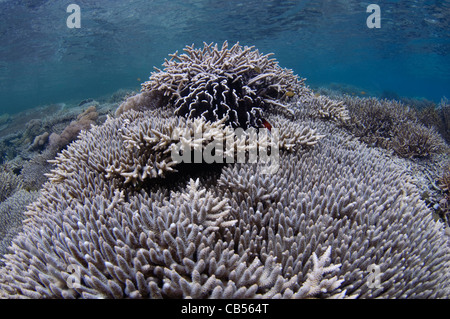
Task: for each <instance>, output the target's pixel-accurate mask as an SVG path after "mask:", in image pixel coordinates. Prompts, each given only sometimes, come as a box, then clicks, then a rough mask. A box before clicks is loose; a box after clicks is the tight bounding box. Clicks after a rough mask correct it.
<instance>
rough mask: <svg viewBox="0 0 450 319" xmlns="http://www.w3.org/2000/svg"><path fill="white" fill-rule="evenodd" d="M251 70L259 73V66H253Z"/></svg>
mask: <svg viewBox="0 0 450 319" xmlns="http://www.w3.org/2000/svg"><path fill="white" fill-rule="evenodd" d="M253 70H254V71H255V72H256V73H261V68H260V67H259V66H255V67H254V68H253Z"/></svg>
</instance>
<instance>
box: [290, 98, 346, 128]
mask: <svg viewBox="0 0 450 319" xmlns="http://www.w3.org/2000/svg"><path fill="white" fill-rule="evenodd" d="M297 108H299V111H300V113H301V114H303V115H307V116H310V117H313V118H320V119H325V120H332V121H334V122H336V123H338V124H346V123H348V122H349V121H350V116H349V112H348V110H347V107H346V106H345V104H344V101H337V100H333V99H330V98H328V97H327V96H325V95H315V94H313V93H312V92H310V93H309V94H306V93H305V94H303V95H302V96H300V97H299V98H298V102H297Z"/></svg>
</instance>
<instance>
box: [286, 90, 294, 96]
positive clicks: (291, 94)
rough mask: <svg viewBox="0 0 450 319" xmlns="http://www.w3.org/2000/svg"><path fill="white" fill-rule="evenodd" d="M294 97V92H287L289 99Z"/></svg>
mask: <svg viewBox="0 0 450 319" xmlns="http://www.w3.org/2000/svg"><path fill="white" fill-rule="evenodd" d="M294 95H295V93H294V92H292V91H287V92H286V96H288V97H293V96H294Z"/></svg>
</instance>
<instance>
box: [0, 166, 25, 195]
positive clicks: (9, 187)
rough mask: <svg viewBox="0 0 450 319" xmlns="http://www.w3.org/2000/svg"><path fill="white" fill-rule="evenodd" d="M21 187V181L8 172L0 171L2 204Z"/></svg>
mask: <svg viewBox="0 0 450 319" xmlns="http://www.w3.org/2000/svg"><path fill="white" fill-rule="evenodd" d="M21 186H22V180H21V179H20V178H19V177H18V176H17V175H16V174H14V173H13V172H11V171H9V170H2V171H0V202H3V201H4V200H5V199H7V198H8V197H9V196H11V195H12V194H13V193H14V192H15V191H16V190H18V189H19V188H20V187H21Z"/></svg>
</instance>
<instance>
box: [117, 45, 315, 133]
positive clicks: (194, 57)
mask: <svg viewBox="0 0 450 319" xmlns="http://www.w3.org/2000/svg"><path fill="white" fill-rule="evenodd" d="M184 51H185V52H186V53H185V54H181V55H178V52H176V53H174V54H172V55H170V56H171V59H170V60H167V59H166V61H165V62H164V64H163V66H164V70H159V69H156V70H157V72H153V73H152V75H151V76H150V79H149V81H147V82H145V83H143V84H142V90H141V91H142V92H143V93H144V95H142V94H143V93H141V95H140V96H138V97H132V98H129V99H128V100H127V101H126V102H124V105H123V106H121V107H120V108H119V110H118V112H119V114H120V113H121V112H123V111H122V110H126V109H129V108H133V109H136V110H138V109H141V108H142V105H143V103H147V102H148V103H149V104H150V105H149V107H151V106H152V105H154V104H155V103H156V104H161V103H162V104H163V105H165V104H167V103H169V104H170V105H173V106H174V107H175V114H177V115H181V116H184V117H186V118H196V117H203V118H204V119H205V120H207V121H216V120H220V119H222V118H227V120H226V121H227V124H228V123H231V124H232V125H233V126H234V127H244V128H247V127H261V121H262V117H263V111H265V110H267V111H270V110H275V112H279V111H280V110H284V111H287V112H289V109H288V108H287V107H286V102H287V101H289V100H290V99H291V98H293V97H294V96H299V95H301V94H304V93H306V92H309V90H308V89H307V88H306V87H305V86H304V85H303V81H304V79H301V80H299V79H298V78H297V76H295V75H293V73H292V70H288V69H283V68H281V67H280V66H279V65H278V62H276V60H275V59H270V56H271V54H267V55H263V54H260V53H259V51H258V50H253V47H247V46H245V47H242V46H241V45H239V43H236V44H234V45H233V46H232V47H231V48H229V47H228V43H227V42H226V41H225V42H224V43H223V45H222V48H221V49H219V48H218V45H217V44H215V45H213V44H212V43H211V44H206V43H204V47H203V48H202V49H195V48H194V45H192V46H187V47H186V48H185V49H184ZM148 94H151V95H152V96H151V98H149V95H148ZM158 95H159V97H158Z"/></svg>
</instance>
